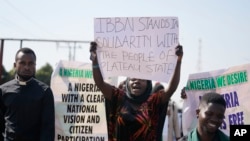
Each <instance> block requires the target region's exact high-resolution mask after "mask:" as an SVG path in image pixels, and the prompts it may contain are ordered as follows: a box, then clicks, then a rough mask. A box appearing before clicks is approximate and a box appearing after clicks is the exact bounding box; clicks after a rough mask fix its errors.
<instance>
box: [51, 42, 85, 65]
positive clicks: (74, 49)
mask: <svg viewBox="0 0 250 141" xmlns="http://www.w3.org/2000/svg"><path fill="white" fill-rule="evenodd" d="M56 46H57V48H68V49H69V61H75V54H76V49H80V48H81V46H80V45H79V46H77V42H73V46H72V45H71V44H70V43H67V45H66V46H60V45H59V43H57V44H56ZM72 49H73V54H72Z"/></svg>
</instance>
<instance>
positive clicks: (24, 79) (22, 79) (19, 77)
mask: <svg viewBox="0 0 250 141" xmlns="http://www.w3.org/2000/svg"><path fill="white" fill-rule="evenodd" d="M17 78H18V80H20V81H28V80H30V79H31V78H35V74H34V75H21V74H17Z"/></svg>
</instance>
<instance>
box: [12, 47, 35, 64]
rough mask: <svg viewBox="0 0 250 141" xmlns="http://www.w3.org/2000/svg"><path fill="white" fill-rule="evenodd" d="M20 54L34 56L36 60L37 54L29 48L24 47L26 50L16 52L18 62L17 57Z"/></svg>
mask: <svg viewBox="0 0 250 141" xmlns="http://www.w3.org/2000/svg"><path fill="white" fill-rule="evenodd" d="M19 52H23V53H25V54H33V55H34V57H35V60H36V54H35V52H34V51H33V50H32V49H31V48H28V47H24V48H20V49H19V50H18V51H17V52H16V57H15V60H16V61H17V55H18V53H19Z"/></svg>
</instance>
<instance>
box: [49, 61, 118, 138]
mask: <svg viewBox="0 0 250 141" xmlns="http://www.w3.org/2000/svg"><path fill="white" fill-rule="evenodd" d="M51 78H52V79H51V88H52V91H53V94H54V97H55V115H56V122H55V127H56V137H55V141H66V140H106V141H107V140H108V137H107V122H106V115H105V106H104V105H105V104H104V97H103V95H102V93H101V92H100V90H99V89H98V88H97V86H96V84H95V83H94V80H93V75H92V69H91V64H88V63H81V62H70V61H60V62H59V63H58V64H57V66H56V68H55V70H54V72H53V74H52V77H51ZM106 81H108V82H109V83H111V84H117V79H115V78H113V79H109V80H106Z"/></svg>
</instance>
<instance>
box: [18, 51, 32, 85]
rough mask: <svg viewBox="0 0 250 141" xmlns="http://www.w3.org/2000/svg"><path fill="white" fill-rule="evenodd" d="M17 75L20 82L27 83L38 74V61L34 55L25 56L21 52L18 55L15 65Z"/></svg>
mask: <svg viewBox="0 0 250 141" xmlns="http://www.w3.org/2000/svg"><path fill="white" fill-rule="evenodd" d="M14 67H15V69H16V73H17V75H18V78H19V80H21V81H27V80H29V79H30V78H31V77H34V76H35V72H36V59H35V56H34V55H33V54H24V53H23V52H19V53H18V55H17V60H16V62H15V63H14Z"/></svg>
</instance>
